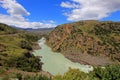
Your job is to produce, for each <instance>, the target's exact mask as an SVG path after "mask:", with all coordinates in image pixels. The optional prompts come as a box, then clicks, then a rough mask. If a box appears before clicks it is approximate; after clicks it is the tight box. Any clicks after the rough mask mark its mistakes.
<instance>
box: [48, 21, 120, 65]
mask: <svg viewBox="0 0 120 80" xmlns="http://www.w3.org/2000/svg"><path fill="white" fill-rule="evenodd" d="M47 44H48V45H49V46H50V47H51V48H52V50H53V51H57V52H61V53H63V54H64V55H67V57H68V58H70V59H71V58H72V59H71V60H75V61H76V59H77V62H79V61H81V60H78V59H79V58H78V57H80V56H81V55H84V54H87V55H92V56H106V57H105V58H106V59H107V58H108V57H109V58H111V60H114V61H118V62H120V55H119V54H120V22H110V21H108V22H107V21H106V22H99V21H94V20H88V21H79V22H74V23H70V24H63V25H59V26H57V27H56V28H55V29H54V30H53V31H52V32H51V33H50V34H49V36H48V37H47ZM70 55H71V56H70ZM105 58H104V59H105ZM88 61H89V60H88ZM103 62H104V61H103ZM87 63H89V62H87ZM99 65H101V64H99Z"/></svg>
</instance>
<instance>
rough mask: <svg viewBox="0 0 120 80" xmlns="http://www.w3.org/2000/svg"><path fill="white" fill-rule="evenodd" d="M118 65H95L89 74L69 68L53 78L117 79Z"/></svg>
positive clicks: (67, 79)
mask: <svg viewBox="0 0 120 80" xmlns="http://www.w3.org/2000/svg"><path fill="white" fill-rule="evenodd" d="M119 78H120V65H112V66H106V67H105V68H100V67H96V68H95V69H94V71H91V72H90V73H89V74H88V73H84V72H81V71H80V70H79V69H69V71H68V72H66V73H65V74H64V75H56V76H54V77H53V80H119Z"/></svg>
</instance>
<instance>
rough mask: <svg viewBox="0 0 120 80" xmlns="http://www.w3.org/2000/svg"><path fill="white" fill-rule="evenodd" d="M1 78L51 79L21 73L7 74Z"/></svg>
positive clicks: (12, 79) (6, 79)
mask: <svg viewBox="0 0 120 80" xmlns="http://www.w3.org/2000/svg"><path fill="white" fill-rule="evenodd" d="M2 80H51V79H50V78H48V77H46V76H43V75H38V74H36V75H32V76H29V75H27V76H25V75H23V74H21V73H17V74H13V73H12V74H8V75H5V76H3V78H2Z"/></svg>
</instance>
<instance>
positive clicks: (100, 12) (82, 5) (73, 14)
mask: <svg viewBox="0 0 120 80" xmlns="http://www.w3.org/2000/svg"><path fill="white" fill-rule="evenodd" d="M61 7H63V8H67V9H71V11H70V13H64V14H65V15H66V16H67V17H68V18H67V19H68V20H70V21H78V20H90V19H95V20H98V19H102V18H104V17H108V16H109V15H110V14H111V13H113V12H115V11H119V10H120V0H71V1H69V2H68V1H67V2H62V3H61Z"/></svg>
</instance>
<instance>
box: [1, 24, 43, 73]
mask: <svg viewBox="0 0 120 80" xmlns="http://www.w3.org/2000/svg"><path fill="white" fill-rule="evenodd" d="M38 39H39V38H38V36H36V35H35V34H33V33H29V32H25V31H19V30H16V29H14V28H12V27H10V26H8V25H6V24H2V23H0V66H3V67H12V68H13V67H14V68H17V69H21V70H25V71H39V70H41V66H42V64H41V62H40V59H39V58H38V57H35V56H34V55H33V54H31V51H32V45H33V44H34V42H36V41H37V40H38Z"/></svg>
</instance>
